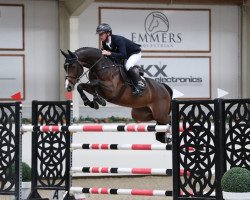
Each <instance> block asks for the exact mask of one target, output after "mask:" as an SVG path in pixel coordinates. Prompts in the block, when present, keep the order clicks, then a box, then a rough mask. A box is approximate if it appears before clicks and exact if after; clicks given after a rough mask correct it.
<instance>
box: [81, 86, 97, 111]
mask: <svg viewBox="0 0 250 200" xmlns="http://www.w3.org/2000/svg"><path fill="white" fill-rule="evenodd" d="M83 90H85V91H87V92H89V93H90V94H93V91H92V89H91V85H89V84H87V83H80V84H79V85H78V86H77V91H78V92H79V94H80V96H81V98H82V100H83V103H84V105H85V106H89V107H91V108H94V109H98V108H99V106H98V104H97V103H96V101H90V100H89V99H88V97H87V96H86V94H85V93H84V92H83Z"/></svg>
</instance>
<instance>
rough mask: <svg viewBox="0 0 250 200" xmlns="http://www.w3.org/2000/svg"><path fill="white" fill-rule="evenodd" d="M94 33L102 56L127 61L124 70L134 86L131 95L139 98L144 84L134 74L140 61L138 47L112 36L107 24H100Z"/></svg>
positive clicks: (122, 38) (139, 49)
mask: <svg viewBox="0 0 250 200" xmlns="http://www.w3.org/2000/svg"><path fill="white" fill-rule="evenodd" d="M96 33H97V34H99V38H100V40H101V41H102V54H103V55H105V56H110V57H111V58H114V59H127V62H126V64H125V68H126V70H127V72H128V75H129V77H130V78H131V80H132V82H133V84H134V90H133V95H135V96H140V95H141V93H142V91H143V90H144V89H145V84H144V82H143V81H142V79H141V77H140V75H139V74H138V73H137V72H136V67H135V64H136V63H138V62H139V60H140V59H141V48H140V45H138V44H136V43H134V42H132V41H130V40H128V39H127V38H125V37H122V36H120V35H113V34H112V29H111V27H110V26H109V25H108V24H105V23H102V24H100V25H99V26H97V28H96Z"/></svg>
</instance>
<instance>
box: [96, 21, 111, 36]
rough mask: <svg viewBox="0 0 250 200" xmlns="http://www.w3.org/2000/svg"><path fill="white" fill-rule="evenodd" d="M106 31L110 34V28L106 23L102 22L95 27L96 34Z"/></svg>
mask: <svg viewBox="0 0 250 200" xmlns="http://www.w3.org/2000/svg"><path fill="white" fill-rule="evenodd" d="M108 32H110V33H111V34H112V28H111V27H110V25H108V24H105V23H102V24H100V25H99V26H97V28H96V34H100V33H108Z"/></svg>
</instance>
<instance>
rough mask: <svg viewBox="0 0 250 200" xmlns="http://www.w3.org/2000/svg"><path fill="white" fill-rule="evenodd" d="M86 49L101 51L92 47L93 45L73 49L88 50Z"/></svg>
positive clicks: (77, 51) (78, 50)
mask: <svg viewBox="0 0 250 200" xmlns="http://www.w3.org/2000/svg"><path fill="white" fill-rule="evenodd" d="M88 49H91V50H95V51H101V50H100V49H97V48H94V47H81V48H79V49H77V50H76V51H75V53H79V52H80V51H84V50H88Z"/></svg>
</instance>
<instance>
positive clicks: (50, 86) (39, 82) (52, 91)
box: [0, 0, 59, 115]
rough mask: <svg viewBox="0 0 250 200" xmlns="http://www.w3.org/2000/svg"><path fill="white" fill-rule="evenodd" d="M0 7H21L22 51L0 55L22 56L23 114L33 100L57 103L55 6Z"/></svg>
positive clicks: (12, 0)
mask: <svg viewBox="0 0 250 200" xmlns="http://www.w3.org/2000/svg"><path fill="white" fill-rule="evenodd" d="M0 3H3V4H4V3H6V4H24V14H25V15H24V19H25V22H24V30H25V50H24V51H0V53H1V54H4V53H6V54H25V89H26V100H25V101H24V102H23V105H24V110H25V107H26V106H30V105H31V101H32V100H35V99H36V100H59V23H58V22H59V19H58V2H57V1H56V0H54V1H51V0H40V1H31V0H0ZM28 112H30V111H28ZM29 115H30V114H29Z"/></svg>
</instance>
